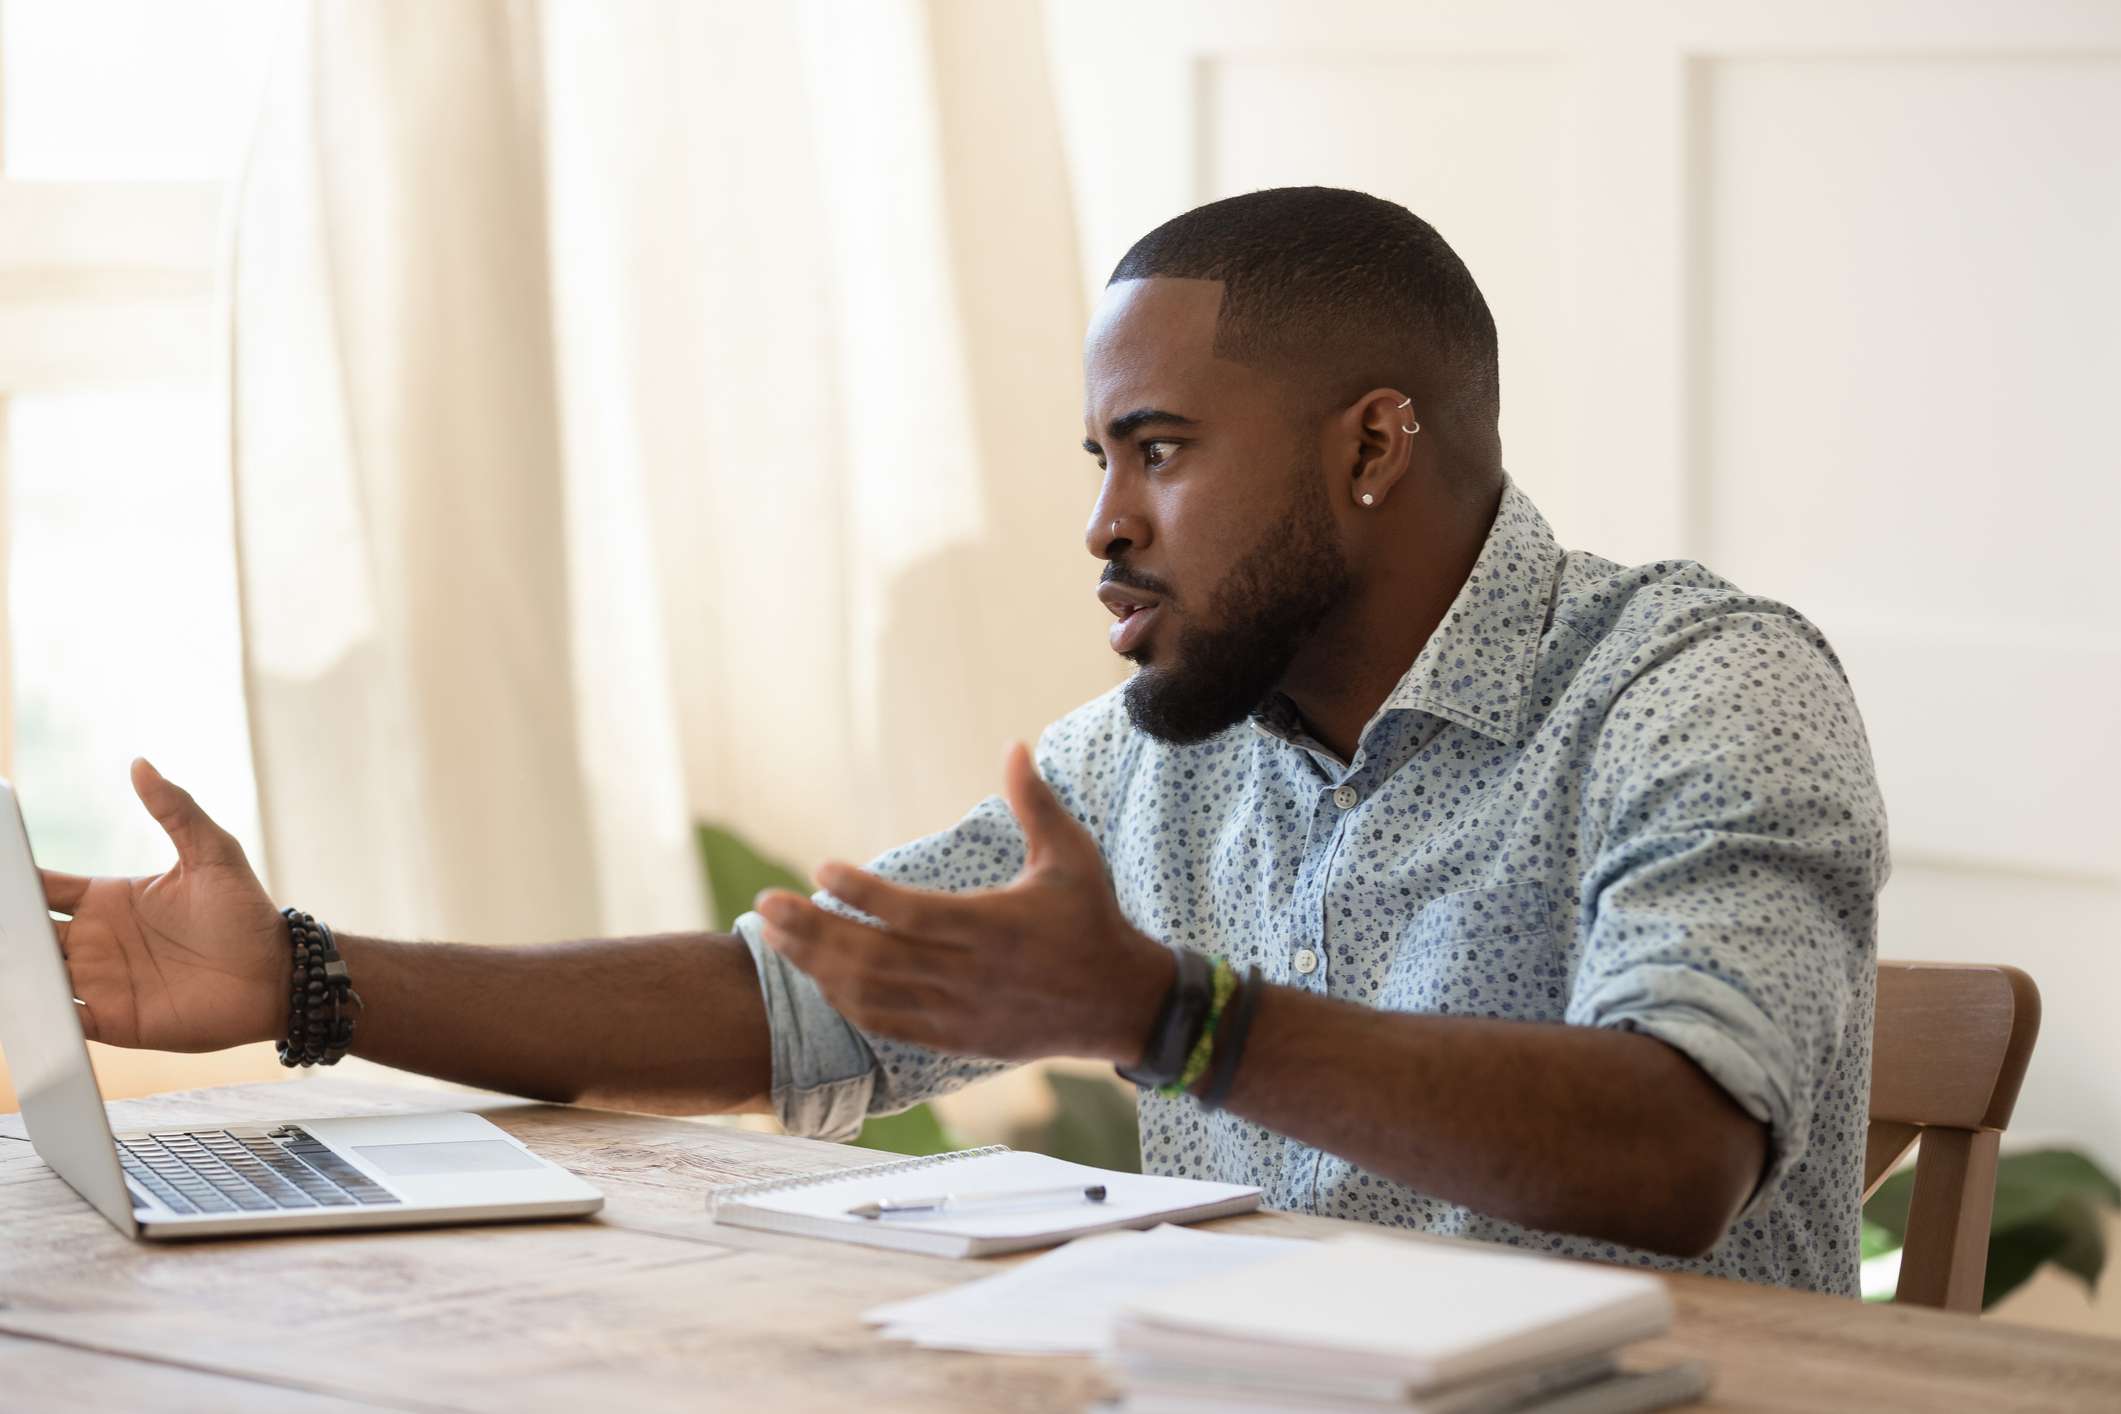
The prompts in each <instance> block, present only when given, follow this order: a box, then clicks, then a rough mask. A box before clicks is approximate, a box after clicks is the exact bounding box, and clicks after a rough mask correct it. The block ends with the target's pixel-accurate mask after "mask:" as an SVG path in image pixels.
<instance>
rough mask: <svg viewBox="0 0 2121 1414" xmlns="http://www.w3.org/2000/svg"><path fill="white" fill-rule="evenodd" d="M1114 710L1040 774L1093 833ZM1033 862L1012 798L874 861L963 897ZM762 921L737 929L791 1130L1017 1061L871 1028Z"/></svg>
mask: <svg viewBox="0 0 2121 1414" xmlns="http://www.w3.org/2000/svg"><path fill="white" fill-rule="evenodd" d="M1108 696H1109V694H1108ZM1111 713H1112V705H1111V703H1110V702H1108V701H1107V699H1105V698H1100V699H1099V700H1098V701H1096V702H1093V703H1090V704H1088V705H1087V706H1086V707H1083V708H1081V709H1078V710H1077V711H1076V712H1074V713H1071V714H1070V715H1069V716H1067V717H1065V718H1062V719H1061V720H1060V721H1059V722H1056V723H1055V724H1054V725H1053V726H1051V727H1048V728H1047V729H1046V731H1045V733H1044V734H1043V735H1042V736H1041V737H1040V739H1039V748H1038V754H1037V759H1038V767H1039V772H1040V774H1041V775H1042V776H1044V777H1045V779H1046V781H1047V783H1048V784H1049V785H1051V786H1052V787H1053V788H1054V791H1055V793H1056V794H1057V795H1058V796H1059V797H1060V800H1061V802H1062V804H1063V805H1064V806H1066V808H1067V809H1068V810H1069V812H1070V813H1071V814H1074V815H1075V816H1076V817H1077V818H1078V819H1080V820H1083V821H1084V822H1085V824H1087V825H1088V826H1089V827H1090V829H1091V830H1092V831H1093V832H1096V831H1098V829H1099V827H1100V825H1101V824H1102V818H1101V816H1100V815H1099V814H1098V812H1097V810H1096V809H1095V808H1093V806H1094V805H1095V806H1101V804H1102V802H1103V800H1104V799H1105V797H1106V794H1107V793H1108V788H1107V778H1108V777H1109V774H1110V767H1109V765H1108V764H1106V762H1105V760H1104V759H1103V758H1104V757H1105V756H1106V755H1107V754H1108V753H1104V752H1103V751H1102V750H1101V748H1102V747H1103V745H1104V743H1105V742H1106V741H1108V740H1109V725H1108V721H1109V718H1110V716H1111ZM1023 862H1024V838H1023V834H1022V832H1021V831H1020V830H1018V828H1017V825H1016V819H1015V817H1014V816H1012V815H1011V814H1010V813H1009V807H1008V805H1007V804H1006V803H1005V802H1004V801H1003V800H1002V798H1001V797H1000V796H989V797H987V799H985V800H983V801H981V802H980V803H979V804H978V805H976V806H974V807H973V808H972V810H971V811H970V812H969V813H968V814H967V815H966V816H965V818H964V819H962V820H960V821H958V823H957V824H955V825H953V826H951V827H950V828H949V829H947V830H943V831H940V832H938V833H936V834H933V835H928V836H926V837H925V838H922V839H918V840H915V841H913V842H912V843H911V844H907V845H902V846H900V847H899V848H897V849H894V850H891V851H890V852H889V853H886V854H884V855H882V856H880V857H879V858H877V859H876V860H874V861H872V862H871V863H870V865H869V866H868V867H869V870H870V872H872V873H874V874H876V875H878V876H879V877H881V878H885V879H889V880H891V881H893V882H894V883H899V884H904V885H906V886H908V887H910V888H917V889H936V890H941V891H945V892H951V893H956V892H961V891H964V890H968V889H987V888H999V887H1000V886H1002V885H1004V884H1007V883H1008V882H1009V881H1010V880H1011V879H1013V878H1015V877H1016V874H1017V871H1018V870H1020V869H1021V868H1022V867H1023ZM813 897H815V898H816V900H817V902H818V904H819V905H820V906H822V907H825V908H830V909H834V910H836V911H838V912H840V913H844V914H846V915H848V916H849V917H855V918H862V917H864V916H865V915H863V914H861V913H859V912H858V911H856V910H855V909H852V908H849V907H848V906H847V905H846V904H844V903H842V902H840V901H839V900H838V899H836V898H834V897H832V896H831V895H830V894H825V893H818V894H816V895H813ZM871 921H873V920H871ZM762 923H763V920H761V919H760V917H759V916H758V915H757V914H756V913H746V914H744V915H743V916H742V917H741V918H739V919H737V922H736V931H737V934H738V936H740V937H742V938H743V940H744V945H745V946H746V947H747V948H749V949H750V950H751V959H752V963H753V965H754V966H755V967H756V968H757V969H758V977H759V990H760V992H761V993H763V994H764V997H765V1002H766V1020H767V1026H768V1028H769V1030H770V1031H771V1033H772V1038H773V1094H772V1099H773V1109H774V1113H775V1114H776V1115H777V1116H778V1117H779V1119H780V1121H781V1124H782V1125H783V1127H785V1128H786V1129H787V1130H788V1131H789V1132H790V1133H791V1134H805V1135H810V1136H812V1137H815V1138H820V1139H848V1138H852V1137H853V1136H854V1134H855V1133H856V1132H857V1131H858V1130H860V1128H861V1126H862V1121H863V1119H864V1118H866V1117H867V1116H869V1115H880V1114H895V1113H897V1112H898V1111H900V1110H904V1109H908V1108H910V1107H912V1106H914V1105H917V1104H919V1103H921V1102H922V1101H923V1100H928V1099H933V1098H934V1097H936V1096H938V1095H944V1094H948V1093H949V1092H951V1091H953V1090H956V1089H959V1088H961V1087H963V1086H965V1085H968V1084H970V1083H971V1082H973V1081H975V1080H979V1079H982V1078H984V1077H986V1076H989V1075H992V1074H994V1073H996V1072H997V1071H1001V1070H1004V1069H1007V1068H1008V1064H1009V1063H1008V1062H1004V1061H996V1060H989V1059H985V1058H983V1057H977V1056H953V1055H946V1054H944V1053H942V1052H939V1051H935V1050H931V1049H929V1048H928V1047H925V1046H916V1045H912V1044H909V1043H907V1042H904V1041H894V1040H891V1039H890V1038H888V1037H883V1036H874V1035H869V1034H867V1033H865V1032H863V1031H862V1030H861V1029H860V1028H858V1027H856V1026H855V1025H854V1024H853V1023H851V1022H849V1021H848V1020H847V1019H846V1018H845V1017H843V1016H841V1015H840V1014H839V1012H837V1011H835V1010H834V1009H833V1007H832V1004H831V1003H830V1002H828V1001H826V1000H825V996H824V993H822V992H820V991H819V990H818V987H817V984H816V983H815V982H813V981H811V980H810V978H809V977H808V976H806V975H805V974H804V973H803V972H801V971H800V970H799V969H797V968H796V967H795V966H794V965H793V964H791V963H790V962H788V960H787V959H785V958H783V957H782V956H781V955H780V954H779V953H777V952H775V951H774V950H773V949H772V948H771V947H768V946H767V945H766V941H765V937H764V935H763V932H762Z"/></svg>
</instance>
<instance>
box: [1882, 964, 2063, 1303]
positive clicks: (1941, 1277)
mask: <svg viewBox="0 0 2121 1414" xmlns="http://www.w3.org/2000/svg"><path fill="white" fill-rule="evenodd" d="M2039 1034H2040V989H2039V988H2037V987H2035V986H2034V985H2033V979H2032V978H2030V977H2028V976H2026V975H2025V974H2024V973H2023V972H2020V971H2019V970H2018V969H2017V968H2015V967H2002V966H1993V965H1987V964H1971V963H1968V964H1962V963H1948V962H1881V963H1879V964H1878V1010H1877V1021H1876V1030H1875V1032H1874V1035H1873V1039H1872V1044H1871V1122H1870V1130H1869V1134H1868V1136H1867V1139H1866V1142H1865V1146H1864V1157H1863V1196H1864V1197H1865V1198H1866V1199H1868V1198H1869V1197H1870V1196H1871V1194H1873V1193H1875V1192H1876V1191H1877V1190H1878V1185H1879V1184H1881V1183H1883V1182H1885V1180H1886V1177H1887V1175H1889V1174H1891V1173H1892V1171H1893V1169H1894V1168H1895V1167H1897V1166H1898V1165H1899V1163H1900V1161H1901V1160H1902V1159H1903V1158H1905V1157H1907V1151H1908V1150H1909V1149H1910V1148H1912V1147H1914V1145H1915V1144H1916V1143H1917V1142H1918V1141H1919V1142H1920V1143H1921V1145H1922V1149H1921V1152H1920V1153H1918V1154H1917V1155H1916V1156H1915V1193H1914V1200H1913V1203H1912V1205H1911V1206H1910V1208H1909V1209H1908V1218H1907V1241H1906V1244H1905V1246H1904V1247H1903V1248H1902V1249H1901V1259H1900V1285H1899V1289H1898V1291H1897V1292H1896V1294H1895V1297H1894V1299H1895V1300H1898V1301H1905V1302H1910V1303H1913V1304H1915V1305H1918V1306H1940V1307H1943V1308H1944V1309H1946V1310H1951V1311H1968V1312H1978V1311H1979V1310H1980V1309H1981V1284H1982V1281H1983V1279H1984V1278H1985V1277H1986V1276H1987V1274H1988V1232H1989V1218H1990V1213H1991V1209H1992V1208H1993V1207H1994V1204H1995V1199H1996V1145H1997V1140H1998V1138H1999V1137H2000V1136H2001V1134H2002V1132H2003V1130H2004V1129H2005V1128H2006V1127H2007V1126H2008V1125H2009V1124H2010V1119H2011V1109H2012V1107H2013V1106H2015V1105H2016V1104H2017V1103H2018V1086H2019V1084H2020V1083H2021V1082H2022V1081H2023V1080H2024V1079H2025V1065H2026V1062H2027V1061H2028V1060H2030V1059H2031V1058H2032V1054H2033V1042H2034V1040H2035V1039H2037V1038H2038V1037H2039Z"/></svg>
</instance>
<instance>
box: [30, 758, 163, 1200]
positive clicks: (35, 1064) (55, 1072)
mask: <svg viewBox="0 0 2121 1414" xmlns="http://www.w3.org/2000/svg"><path fill="white" fill-rule="evenodd" d="M0 797H4V799H0V1054H5V1055H6V1057H7V1067H8V1070H9V1072H10V1073H11V1074H12V1076H13V1078H14V1082H15V1094H16V1095H17V1096H18V1097H19V1098H20V1100H21V1102H22V1121H23V1123H24V1124H25V1125H26V1126H28V1128H29V1137H30V1142H32V1143H33V1144H35V1145H36V1146H37V1153H38V1155H39V1157H41V1158H42V1159H43V1160H44V1162H46V1163H47V1164H50V1165H51V1166H52V1169H53V1170H54V1171H55V1172H56V1173H58V1175H59V1176H60V1177H61V1178H63V1179H65V1180H66V1181H67V1182H68V1183H70V1184H72V1185H73V1188H74V1191H75V1192H76V1193H79V1194H80V1195H81V1196H82V1197H83V1198H86V1199H87V1200H88V1201H89V1202H90V1203H92V1204H94V1205H95V1207H96V1210H97V1211H98V1212H100V1213H102V1214H103V1216H104V1217H106V1218H109V1219H110V1220H111V1222H112V1223H113V1224H115V1225H116V1226H117V1227H118V1228H119V1229H120V1230H122V1231H124V1232H126V1233H128V1234H130V1233H133V1232H136V1231H137V1230H138V1227H137V1224H136V1222H135V1220H134V1218H133V1201H132V1195H131V1194H130V1193H129V1192H128V1191H127V1190H126V1187H125V1178H124V1176H123V1175H122V1174H121V1173H120V1172H119V1170H118V1153H117V1144H116V1141H115V1140H113V1139H112V1138H111V1132H110V1120H109V1117H108V1116H107V1115H105V1113H104V1111H103V1095H102V1092H101V1091H99V1090H98V1089H97V1088H96V1072H95V1071H94V1070H93V1069H91V1068H90V1066H89V1062H88V1043H87V1042H86V1041H85V1040H83V1039H82V1035H81V1019H80V1017H79V1016H78V1015H76V1013H75V1008H74V989H73V984H72V983H71V982H70V981H69V980H68V978H67V975H66V959H65V958H64V957H62V956H61V955H60V953H59V935H58V934H57V933H56V932H54V931H53V929H52V919H51V913H50V911H49V910H47V909H46V908H45V906H44V885H43V883H42V881H41V880H39V879H38V877H37V864H36V861H35V860H34V859H33V858H31V856H30V849H29V832H28V830H27V829H26V828H24V826H23V823H22V810H21V807H20V805H18V804H17V803H16V800H15V790H14V787H13V786H12V785H11V784H9V783H8V782H6V781H4V780H0Z"/></svg>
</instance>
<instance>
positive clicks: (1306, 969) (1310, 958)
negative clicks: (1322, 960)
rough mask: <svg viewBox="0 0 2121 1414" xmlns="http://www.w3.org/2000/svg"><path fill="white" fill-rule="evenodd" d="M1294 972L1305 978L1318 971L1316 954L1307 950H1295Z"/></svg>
mask: <svg viewBox="0 0 2121 1414" xmlns="http://www.w3.org/2000/svg"><path fill="white" fill-rule="evenodd" d="M1296 970H1297V971H1298V972H1301V973H1303V974H1304V976H1306V977H1308V976H1310V975H1311V974H1312V973H1314V972H1316V971H1318V954H1317V953H1315V952H1312V951H1311V950H1310V949H1309V948H1298V949H1297V950H1296Z"/></svg>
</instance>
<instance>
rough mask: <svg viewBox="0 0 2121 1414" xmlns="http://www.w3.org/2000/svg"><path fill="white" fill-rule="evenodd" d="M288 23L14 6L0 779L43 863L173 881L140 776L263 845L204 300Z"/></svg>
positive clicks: (144, 5)
mask: <svg viewBox="0 0 2121 1414" xmlns="http://www.w3.org/2000/svg"><path fill="white" fill-rule="evenodd" d="M274 10H275V6H274V5H273V4H272V0H193V3H188V4H185V5H181V6H179V5H168V4H162V3H155V0H5V3H4V4H0V537H4V538H0V544H4V546H5V552H4V559H0V562H4V565H5V575H4V577H0V585H4V613H0V631H4V646H5V652H4V654H0V771H4V772H5V773H6V774H7V775H8V776H9V777H10V778H11V779H12V780H14V781H15V783H16V786H17V789H18V791H19V793H20V795H21V799H22V806H23V812H24V815H25V816H26V817H27V819H28V823H29V829H30V836H31V839H32V841H33V842H34V845H35V847H36V850H37V855H38V858H39V860H40V861H41V862H43V863H45V864H48V865H50V866H52V867H55V868H61V869H69V870H75V871H80V872H95V873H140V872H149V871H153V870H158V869H160V868H162V867H164V866H165V865H166V863H167V861H168V857H169V850H168V845H167V842H166V841H165V840H163V838H162V837H161V834H160V831H159V830H158V829H157V828H156V827H155V825H154V823H153V822H152V821H151V820H149V819H148V818H147V817H146V814H145V812H143V811H141V810H140V808H139V805H138V803H137V802H136V801H134V800H133V798H132V794H131V792H130V790H129V789H128V788H127V784H126V777H125V768H126V762H127V761H128V760H130V759H131V758H132V757H133V756H135V755H147V756H150V757H152V758H153V759H154V761H155V763H156V764H157V765H158V766H160V767H161V768H162V769H163V770H164V771H165V772H166V773H167V774H169V775H170V776H171V777H172V778H173V779H176V780H178V781H181V782H183V783H184V784H185V785H187V786H189V787H190V788H191V789H192V791H193V792H194V794H196V795H197V796H198V797H199V799H200V801H201V803H202V804H204V805H206V807H207V808H208V809H209V810H210V811H212V812H213V813H214V815H215V816H216V817H217V818H218V819H220V820H221V821H222V822H223V823H224V824H226V825H227V826H229V828H231V829H232V830H234V831H235V832H236V834H237V835H238V836H239V837H241V838H243V839H244V841H245V843H246V845H251V846H254V845H255V842H256V835H257V815H256V803H255V802H256V795H255V788H254V785H253V782H252V779H251V773H250V765H249V746H248V740H247V729H246V725H245V721H244V714H243V698H242V687H241V674H240V661H241V660H240V650H239V637H238V617H237V605H236V593H235V558H234V545H233V529H232V518H231V508H230V504H229V488H228V476H227V461H226V457H225V452H224V447H223V416H222V411H221V407H220V399H221V396H222V394H221V391H220V389H219V387H218V384H217V381H216V372H217V370H216V359H217V357H218V351H219V348H220V344H221V340H220V337H219V334H218V323H217V320H218V316H217V313H216V310H215V303H214V291H213V281H214V270H215V265H216V261H217V252H218V246H219V222H220V204H221V198H222V193H223V188H224V184H225V183H227V182H228V181H229V180H231V179H232V178H233V177H234V175H235V173H236V170H237V166H238V163H239V161H240V158H241V153H242V147H243V144H244V142H245V140H246V138H247V135H248V132H247V130H248V125H249V122H250V118H251V114H252V112H253V111H254V108H255V104H256V99H257V96H258V93H259V89H260V84H261V82H262V80H263V76H264V67H265V62H266V58H267V54H268V51H269V49H270V47H271V44H272V40H273V37H274V33H275V31H276V29H277V27H278V26H277V21H276V16H275V15H274V13H273V12H274Z"/></svg>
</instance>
